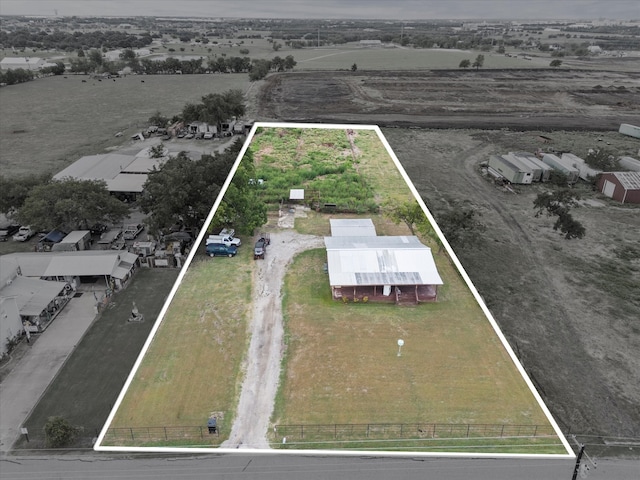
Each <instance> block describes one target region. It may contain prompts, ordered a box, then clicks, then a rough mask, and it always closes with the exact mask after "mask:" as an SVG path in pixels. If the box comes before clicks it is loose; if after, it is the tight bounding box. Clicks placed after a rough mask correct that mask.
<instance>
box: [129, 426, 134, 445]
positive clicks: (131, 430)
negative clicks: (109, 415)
mask: <svg viewBox="0 0 640 480" xmlns="http://www.w3.org/2000/svg"><path fill="white" fill-rule="evenodd" d="M129 431H130V432H131V441H132V442H134V441H135V438H133V428H131V427H129Z"/></svg>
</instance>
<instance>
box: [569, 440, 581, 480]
mask: <svg viewBox="0 0 640 480" xmlns="http://www.w3.org/2000/svg"><path fill="white" fill-rule="evenodd" d="M583 454H584V444H583V443H581V444H580V451H579V452H578V456H577V457H576V466H575V467H574V469H573V477H571V480H576V479H577V478H578V470H580V460H582V455H583Z"/></svg>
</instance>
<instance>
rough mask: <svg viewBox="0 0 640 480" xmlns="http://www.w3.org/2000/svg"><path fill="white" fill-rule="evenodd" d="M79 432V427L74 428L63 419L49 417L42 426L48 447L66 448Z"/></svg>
mask: <svg viewBox="0 0 640 480" xmlns="http://www.w3.org/2000/svg"><path fill="white" fill-rule="evenodd" d="M80 432H81V429H80V428H79V427H74V426H73V425H71V424H70V423H69V421H68V420H67V419H65V418H64V417H60V416H56V417H49V418H48V419H47V423H45V425H44V433H45V437H46V442H47V446H48V447H52V448H60V447H66V446H68V445H69V444H71V442H73V440H75V438H76V437H77V436H78V434H79V433H80Z"/></svg>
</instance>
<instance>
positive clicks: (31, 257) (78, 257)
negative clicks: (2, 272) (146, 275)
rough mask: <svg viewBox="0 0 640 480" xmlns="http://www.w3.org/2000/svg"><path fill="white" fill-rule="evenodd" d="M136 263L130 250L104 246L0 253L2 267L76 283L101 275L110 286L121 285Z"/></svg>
mask: <svg viewBox="0 0 640 480" xmlns="http://www.w3.org/2000/svg"><path fill="white" fill-rule="evenodd" d="M139 264H140V262H139V260H138V256H137V255H135V254H133V253H129V252H123V251H104V250H82V251H78V252H43V253H38V252H29V253H11V254H8V255H3V256H2V257H0V266H1V267H2V268H6V267H8V268H11V267H13V268H14V269H15V268H16V267H17V268H19V269H20V273H21V275H23V276H25V277H33V278H39V279H42V280H53V281H65V282H70V283H73V284H75V285H76V286H79V285H81V284H82V283H83V281H84V282H95V281H96V280H98V279H100V278H102V279H104V282H105V284H106V285H107V286H109V287H110V288H112V289H113V290H119V289H120V288H122V287H124V286H125V284H126V283H127V282H128V281H129V279H130V278H131V276H132V275H133V273H134V271H135V270H136V268H137V267H138V266H139Z"/></svg>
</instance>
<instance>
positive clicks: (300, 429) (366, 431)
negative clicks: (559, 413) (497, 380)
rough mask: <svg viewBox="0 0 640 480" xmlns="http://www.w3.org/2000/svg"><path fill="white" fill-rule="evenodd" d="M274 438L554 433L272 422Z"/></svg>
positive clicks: (544, 431)
mask: <svg viewBox="0 0 640 480" xmlns="http://www.w3.org/2000/svg"><path fill="white" fill-rule="evenodd" d="M274 433H275V436H276V438H280V439H282V438H285V437H286V438H287V439H289V440H327V439H332V440H365V439H385V440H387V439H393V438H396V439H414V438H415V439H422V438H442V439H451V438H472V437H476V438H480V437H482V438H507V437H527V438H531V437H548V436H557V434H556V432H555V430H554V429H553V427H551V425H506V424H471V423H463V424H449V423H363V424H325V425H276V426H275V427H274Z"/></svg>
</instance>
